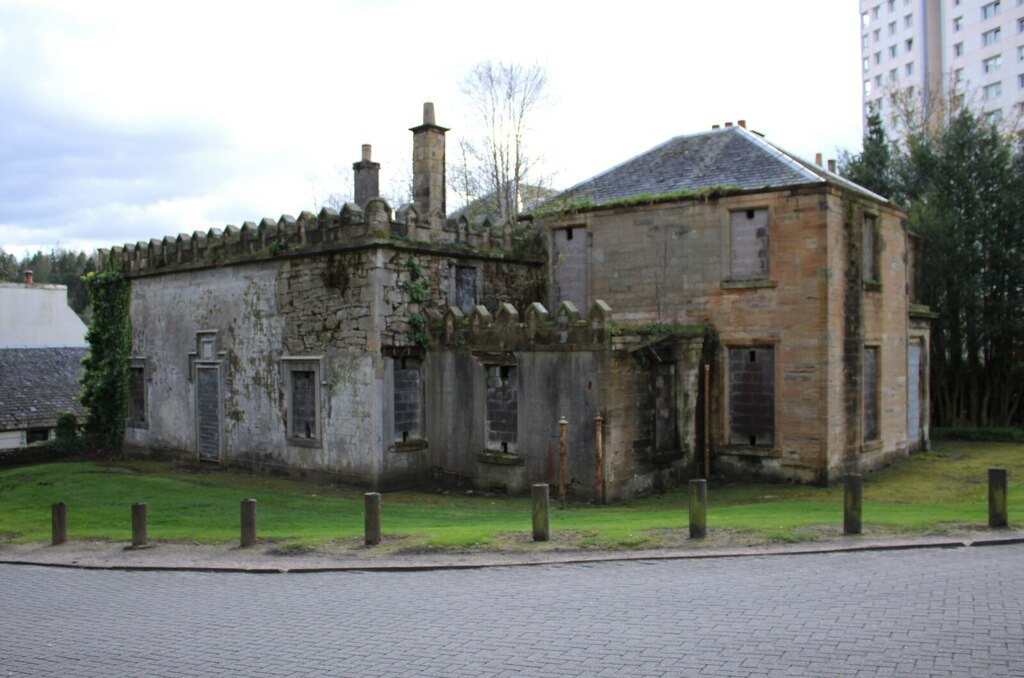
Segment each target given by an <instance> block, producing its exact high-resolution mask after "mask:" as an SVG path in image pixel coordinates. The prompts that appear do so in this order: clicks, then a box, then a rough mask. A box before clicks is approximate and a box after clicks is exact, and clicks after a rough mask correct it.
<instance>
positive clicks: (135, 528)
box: [132, 504, 149, 547]
mask: <svg viewBox="0 0 1024 678" xmlns="http://www.w3.org/2000/svg"><path fill="white" fill-rule="evenodd" d="M148 542H149V527H148V519H147V517H146V505H145V504H132V546H134V547H139V546H145V545H146V544H147V543H148Z"/></svg>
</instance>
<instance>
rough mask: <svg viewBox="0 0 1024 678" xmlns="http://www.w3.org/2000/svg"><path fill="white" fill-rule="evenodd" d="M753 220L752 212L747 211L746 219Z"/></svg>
mask: <svg viewBox="0 0 1024 678" xmlns="http://www.w3.org/2000/svg"><path fill="white" fill-rule="evenodd" d="M753 218H754V210H747V219H753Z"/></svg>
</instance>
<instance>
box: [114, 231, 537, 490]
mask: <svg viewBox="0 0 1024 678" xmlns="http://www.w3.org/2000/svg"><path fill="white" fill-rule="evenodd" d="M200 261H201V262H202V263H204V264H206V263H208V262H209V259H207V258H205V257H204V258H201V260H200ZM457 264H458V265H462V266H468V267H471V268H474V269H477V270H480V271H481V276H482V272H483V269H484V268H485V267H487V268H488V269H489V270H492V271H494V272H495V273H494V275H493V276H492V277H491V278H489V279H488V280H486V282H485V283H484V284H482V285H481V287H480V293H481V295H483V296H488V297H490V298H492V299H516V300H521V301H523V300H530V297H531V295H533V294H535V293H536V292H535V290H536V289H537V288H538V285H539V281H540V280H541V279H542V268H541V265H540V262H539V261H538V260H536V259H534V260H532V261H525V262H524V261H522V260H521V259H516V258H513V257H509V256H507V255H505V254H502V253H500V252H491V253H482V252H474V251H471V250H470V249H469V248H467V247H459V248H454V249H450V248H446V247H444V246H443V245H441V246H439V245H434V244H427V243H414V242H408V241H403V240H397V241H392V240H382V239H379V238H374V239H371V240H369V241H367V240H357V241H355V242H353V243H350V244H348V245H347V246H346V245H345V244H343V243H339V244H338V245H336V246H333V247H329V248H323V247H321V248H316V247H314V248H308V249H306V250H303V251H299V252H293V253H291V254H285V253H282V252H277V253H276V254H274V255H270V254H259V255H256V256H251V257H236V258H234V259H231V258H228V259H226V260H224V262H223V263H221V265H219V266H209V265H202V266H199V265H196V262H195V261H193V262H188V263H185V264H181V265H165V266H161V267H160V268H158V269H156V268H152V267H149V266H148V265H146V266H139V267H137V268H133V269H130V270H129V275H130V278H131V280H132V310H131V313H132V320H133V328H134V330H133V332H134V336H133V353H134V354H135V355H136V356H137V357H139V358H141V359H144V360H145V362H146V365H147V374H148V377H149V383H148V391H147V393H148V399H149V421H148V428H145V429H142V428H136V429H130V430H129V432H128V434H127V436H126V441H127V443H128V444H129V445H131V446H135V447H138V448H155V449H161V450H168V451H174V452H176V453H178V454H183V455H188V456H193V455H195V454H196V453H197V445H198V443H197V423H196V422H197V417H196V413H197V410H196V402H195V399H196V397H197V392H196V389H197V386H196V383H195V374H194V373H193V369H194V367H193V365H194V364H195V363H196V360H197V356H196V355H195V354H198V353H199V341H200V339H199V334H201V333H208V334H203V335H202V336H204V337H207V336H210V337H215V341H216V355H215V356H211V360H210V361H208V362H209V363H210V364H209V365H206V363H204V366H206V368H207V371H206V372H204V373H203V375H202V376H203V383H204V384H205V385H206V388H207V389H209V388H212V389H214V391H209V390H207V391H204V393H206V394H207V396H208V397H209V398H211V400H209V402H211V403H215V402H218V401H219V402H220V403H221V408H220V412H217V413H214V414H213V421H214V423H217V422H219V423H220V425H221V428H222V434H221V436H220V440H221V441H222V449H221V453H220V455H219V456H220V460H221V461H223V462H226V463H232V464H244V465H247V466H251V467H253V468H259V469H264V470H273V469H280V470H282V471H288V472H293V473H296V474H299V475H307V474H310V475H316V476H323V477H329V478H337V479H341V480H346V481H353V482H358V483H360V484H364V485H369V486H389V485H395V484H403V483H410V482H422V481H424V480H425V479H426V477H427V474H428V473H429V467H428V466H427V463H426V457H425V454H421V453H417V452H416V449H411V450H408V453H401V454H397V453H396V454H387V453H385V450H394V445H395V442H396V441H395V419H394V417H395V411H394V392H393V384H394V381H393V377H394V365H393V360H392V357H391V355H393V353H394V351H395V350H406V351H408V350H417V351H420V352H422V347H423V346H425V345H426V343H427V342H428V340H429V338H428V335H427V323H428V321H429V318H430V317H431V315H432V314H433V315H434V316H439V315H440V313H439V309H443V308H446V307H447V306H448V304H449V301H450V297H451V295H452V289H451V285H450V282H451V280H452V276H451V272H452V270H453V268H454V267H455V266H456V265H457ZM190 354H193V355H191V356H190ZM288 359H293V360H298V359H303V362H302V364H303V365H304V367H303V368H302V369H304V370H305V369H310V370H312V369H316V370H319V372H318V374H317V378H318V380H319V384H318V389H319V398H318V400H317V403H318V406H317V409H318V413H319V417H320V421H321V426H320V429H321V431H320V435H319V437H316V436H312V437H313V439H311V440H301V439H300V440H296V439H295V438H293V437H290V436H289V434H288V398H289V397H290V396H289V391H288V389H289V386H288V382H289V379H288V373H287V372H288V369H290V368H289V367H288V365H291V364H294V363H289V362H288ZM307 359H308V361H309V362H310V364H311V365H313V366H314V367H308V366H305V365H306V360H307ZM211 367H216V368H217V369H218V370H219V371H218V372H217V373H216V375H214V374H213V373H211V372H210V371H209V368H211ZM407 376H408V375H407ZM304 383H305V382H304ZM303 397H306V396H303ZM210 410H211V408H209V407H207V408H205V409H204V410H203V411H204V412H207V413H209V412H210ZM210 419H211V417H210V416H209V415H207V416H205V417H204V419H203V424H204V430H206V431H207V432H208V435H207V437H206V438H204V439H205V440H208V441H211V440H213V438H216V430H215V427H211V425H210ZM312 428H315V427H313V426H307V429H308V430H307V431H306V435H311V434H312ZM413 437H414V438H416V439H421V438H422V437H423V436H422V432H420V433H419V434H416V435H414V436H413ZM209 445H211V446H212V448H211V449H215V448H216V442H209ZM413 447H414V448H415V446H413ZM403 451H405V450H403ZM212 456H213V457H216V456H217V455H216V454H212Z"/></svg>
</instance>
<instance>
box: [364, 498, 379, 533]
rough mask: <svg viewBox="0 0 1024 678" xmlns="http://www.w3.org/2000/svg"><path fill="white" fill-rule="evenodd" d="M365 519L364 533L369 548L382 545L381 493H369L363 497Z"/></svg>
mask: <svg viewBox="0 0 1024 678" xmlns="http://www.w3.org/2000/svg"><path fill="white" fill-rule="evenodd" d="M363 506H364V519H363V532H364V533H365V542H366V545H367V546H374V545H375V544H379V543H380V539H381V533H380V492H367V493H366V494H364V495H363Z"/></svg>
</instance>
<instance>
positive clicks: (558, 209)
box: [532, 184, 744, 217]
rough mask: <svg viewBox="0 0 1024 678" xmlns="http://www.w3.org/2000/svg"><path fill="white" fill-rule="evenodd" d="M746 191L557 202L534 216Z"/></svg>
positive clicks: (710, 190) (714, 197)
mask: <svg viewBox="0 0 1024 678" xmlns="http://www.w3.org/2000/svg"><path fill="white" fill-rule="evenodd" d="M743 190H744V189H742V188H740V187H739V186H723V185H721V184H716V185H714V186H708V187H707V188H698V189H695V190H683V191H669V192H668V193H638V194H637V195H631V196H627V197H624V198H616V199H614V200H606V201H604V202H594V201H593V200H570V201H566V202H558V201H557V200H556V201H554V202H552V203H548V204H547V205H542V206H540V207H538V208H537V210H535V211H534V212H533V213H532V215H533V216H535V217H543V216H546V215H549V214H560V213H565V212H583V211H587V210H593V209H609V208H614V207H635V206H638V205H653V204H655V203H659V202H670V201H675V200H704V201H708V200H717V199H719V198H724V197H726V196H730V195H735V194H737V193H742V192H743Z"/></svg>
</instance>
